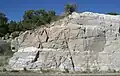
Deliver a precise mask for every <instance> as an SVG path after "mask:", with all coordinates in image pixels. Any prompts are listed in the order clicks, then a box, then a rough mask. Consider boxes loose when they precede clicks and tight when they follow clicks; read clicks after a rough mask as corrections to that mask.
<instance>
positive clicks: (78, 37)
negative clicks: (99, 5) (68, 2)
mask: <svg viewBox="0 0 120 76" xmlns="http://www.w3.org/2000/svg"><path fill="white" fill-rule="evenodd" d="M49 26H50V27H49V28H47V27H44V28H37V29H35V30H29V31H26V32H24V33H23V34H21V35H20V36H19V37H16V38H15V39H14V40H12V41H11V44H12V47H15V49H14V50H17V52H16V53H15V54H14V56H13V57H12V58H11V59H10V61H9V67H10V68H12V69H17V70H19V69H21V68H27V69H32V70H40V69H41V68H42V69H59V70H61V71H64V70H65V69H68V70H69V71H86V70H88V69H89V70H90V71H94V70H97V71H108V70H116V71H118V70H120V16H119V15H118V16H111V15H105V14H99V13H92V12H83V13H76V12H74V13H72V15H69V16H68V17H65V18H64V19H61V20H59V21H56V22H53V23H51V24H50V25H49ZM22 50H23V51H22Z"/></svg>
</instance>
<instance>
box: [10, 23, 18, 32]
mask: <svg viewBox="0 0 120 76" xmlns="http://www.w3.org/2000/svg"><path fill="white" fill-rule="evenodd" d="M17 26H18V25H17V22H15V21H10V22H9V23H8V31H9V32H10V33H12V32H15V31H17Z"/></svg>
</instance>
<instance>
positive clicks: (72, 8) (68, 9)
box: [64, 4, 77, 15]
mask: <svg viewBox="0 0 120 76" xmlns="http://www.w3.org/2000/svg"><path fill="white" fill-rule="evenodd" d="M64 9H65V13H66V14H67V15H68V14H72V13H73V12H75V11H76V10H77V6H76V4H66V5H65V8H64Z"/></svg>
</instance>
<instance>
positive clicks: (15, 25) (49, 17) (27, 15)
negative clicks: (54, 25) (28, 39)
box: [0, 4, 77, 37]
mask: <svg viewBox="0 0 120 76" xmlns="http://www.w3.org/2000/svg"><path fill="white" fill-rule="evenodd" d="M76 8H77V7H76V4H66V5H65V8H64V9H65V15H63V16H60V15H56V12H55V11H54V10H49V11H46V10H45V9H39V10H27V11H25V12H24V15H23V20H21V21H19V22H16V21H14V20H11V21H8V18H7V17H6V15H5V14H4V13H0V37H3V36H5V35H6V34H9V35H10V34H11V33H13V32H15V31H26V30H31V29H34V28H36V26H41V25H46V24H50V23H51V22H52V21H56V20H59V19H60V18H63V17H64V16H67V15H69V14H72V12H74V11H76Z"/></svg>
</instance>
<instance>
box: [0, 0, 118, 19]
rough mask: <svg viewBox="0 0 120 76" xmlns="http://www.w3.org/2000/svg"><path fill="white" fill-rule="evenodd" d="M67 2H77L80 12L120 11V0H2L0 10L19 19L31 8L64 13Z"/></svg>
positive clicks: (10, 17)
mask: <svg viewBox="0 0 120 76" xmlns="http://www.w3.org/2000/svg"><path fill="white" fill-rule="evenodd" d="M67 3H75V4H77V6H78V9H77V10H78V11H79V12H84V11H89V12H98V13H107V12H118V13H120V0H1V1H0V12H3V13H5V14H6V15H7V17H8V18H9V20H16V21H19V20H21V19H22V16H23V14H24V11H26V10H30V9H34V10H38V9H46V10H55V11H56V12H57V14H62V13H63V12H64V5H65V4H67Z"/></svg>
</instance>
